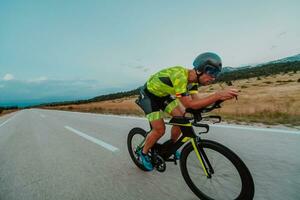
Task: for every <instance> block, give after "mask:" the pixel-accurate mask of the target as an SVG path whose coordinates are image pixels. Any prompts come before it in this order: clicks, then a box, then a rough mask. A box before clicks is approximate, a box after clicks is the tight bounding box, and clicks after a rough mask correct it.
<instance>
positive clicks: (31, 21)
mask: <svg viewBox="0 0 300 200" xmlns="http://www.w3.org/2000/svg"><path fill="white" fill-rule="evenodd" d="M299 2H300V1H297V0H294V1H293V0H289V1H281V0H276V1H271V0H266V1H258V0H252V1H230V0H229V1H215V0H212V1H203V0H194V1H192V0H188V1H179V0H178V1H177V0H172V1H171V0H170V1H169V0H166V1H159V0H153V1H146V0H131V1H125V0H114V1H110V0H77V1H71V0H49V1H47V0H44V1H37V0H34V1H32V0H27V1H23V0H20V1H17V0H1V1H0V105H13V104H22V103H24V102H25V103H26V102H27V103H30V102H34V103H37V102H49V101H56V100H58V101H60V100H71V99H81V98H89V97H93V96H97V95H101V94H106V93H110V92H116V91H123V90H130V89H134V88H136V87H138V86H139V85H141V84H143V83H144V82H145V81H146V79H147V77H148V76H150V75H151V74H152V73H154V72H156V71H158V70H159V69H162V68H164V67H167V66H174V65H183V66H186V67H191V64H192V62H193V59H194V57H195V56H196V55H197V54H199V53H201V52H204V51H214V52H217V53H218V54H220V55H221V57H222V58H223V62H224V65H225V66H232V67H237V66H241V65H246V64H254V63H261V62H266V61H270V60H275V59H278V58H282V57H286V56H291V55H294V54H298V53H300V26H299V25H298V24H299V21H298V20H299V19H300V12H299V9H300V3H299Z"/></svg>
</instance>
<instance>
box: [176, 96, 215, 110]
mask: <svg viewBox="0 0 300 200" xmlns="http://www.w3.org/2000/svg"><path fill="white" fill-rule="evenodd" d="M195 95H196V94H195ZM219 99H220V97H219V96H218V95H217V94H212V95H209V96H207V97H204V98H201V99H200V98H199V97H196V99H194V98H192V97H191V96H190V95H189V96H182V97H180V98H179V101H180V102H181V103H182V105H183V106H184V107H186V108H192V109H200V108H205V107H207V106H209V105H211V104H213V103H215V102H216V101H218V100H219Z"/></svg>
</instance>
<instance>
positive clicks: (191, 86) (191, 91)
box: [187, 83, 199, 94]
mask: <svg viewBox="0 0 300 200" xmlns="http://www.w3.org/2000/svg"><path fill="white" fill-rule="evenodd" d="M198 87H199V85H198V83H190V84H188V86H187V88H188V92H189V94H197V93H198Z"/></svg>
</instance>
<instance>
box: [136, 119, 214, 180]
mask: <svg viewBox="0 0 300 200" xmlns="http://www.w3.org/2000/svg"><path fill="white" fill-rule="evenodd" d="M166 124H167V125H175V126H179V127H180V130H181V132H182V135H181V137H180V138H179V139H178V140H177V141H176V142H175V143H174V144H172V145H171V146H169V148H167V149H165V150H164V151H163V152H162V151H161V150H160V149H161V148H160V147H162V146H163V145H160V144H156V145H154V147H153V148H152V152H157V154H158V155H160V156H162V158H163V159H164V160H165V161H166V162H172V161H174V162H175V164H176V160H174V159H169V157H170V156H171V155H173V154H174V153H175V152H176V151H177V150H178V149H179V148H180V147H182V146H183V145H184V144H186V143H188V142H191V143H192V146H193V148H194V151H195V152H196V155H197V158H198V160H199V163H200V165H201V166H202V168H203V171H204V173H205V175H206V176H207V178H211V174H213V172H214V170H213V168H212V166H211V164H210V162H209V160H208V158H207V156H206V154H205V152H204V150H203V149H202V148H201V147H200V146H199V145H198V144H200V142H201V138H200V136H198V135H197V134H196V133H195V131H194V128H193V125H196V124H192V123H191V122H190V121H189V120H188V119H187V118H185V117H173V118H172V119H171V120H170V122H169V123H166ZM197 126H198V127H204V128H206V129H207V131H206V132H200V133H207V132H208V130H209V126H208V125H207V124H197ZM143 143H144V142H143ZM143 143H142V144H143ZM155 156H156V153H154V157H155Z"/></svg>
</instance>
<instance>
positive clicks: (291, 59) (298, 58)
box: [222, 54, 300, 73]
mask: <svg viewBox="0 0 300 200" xmlns="http://www.w3.org/2000/svg"><path fill="white" fill-rule="evenodd" d="M296 61H300V54H297V55H294V56H289V57H286V58H281V59H278V60H273V61H270V62H266V63H260V64H256V65H247V66H241V67H230V66H227V67H223V69H222V73H227V72H233V71H236V70H242V69H249V68H253V67H260V66H263V65H267V64H276V63H287V62H296Z"/></svg>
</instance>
